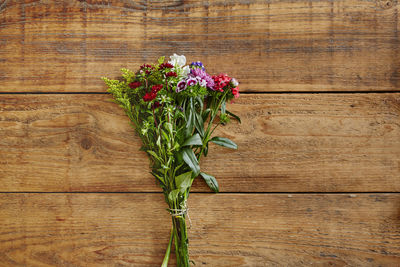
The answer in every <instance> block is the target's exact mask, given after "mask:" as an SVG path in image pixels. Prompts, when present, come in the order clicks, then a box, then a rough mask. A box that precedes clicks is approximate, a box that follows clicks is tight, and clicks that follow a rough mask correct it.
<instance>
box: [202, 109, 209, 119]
mask: <svg viewBox="0 0 400 267" xmlns="http://www.w3.org/2000/svg"><path fill="white" fill-rule="evenodd" d="M210 112H211V109H210V108H208V109H206V110H204V111H203V114H202V118H203V121H206V120H207V118H208V115H210Z"/></svg>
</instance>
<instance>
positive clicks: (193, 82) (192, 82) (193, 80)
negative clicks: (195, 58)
mask: <svg viewBox="0 0 400 267" xmlns="http://www.w3.org/2000/svg"><path fill="white" fill-rule="evenodd" d="M196 83H197V79H196V78H189V79H187V81H186V86H193V85H196Z"/></svg>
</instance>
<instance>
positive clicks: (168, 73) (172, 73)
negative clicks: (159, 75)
mask: <svg viewBox="0 0 400 267" xmlns="http://www.w3.org/2000/svg"><path fill="white" fill-rule="evenodd" d="M177 76H178V75H177V74H176V72H174V71H170V72H167V73H165V77H177Z"/></svg>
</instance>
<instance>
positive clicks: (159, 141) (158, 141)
mask: <svg viewBox="0 0 400 267" xmlns="http://www.w3.org/2000/svg"><path fill="white" fill-rule="evenodd" d="M156 145H157V146H158V147H161V138H160V136H158V138H157V141H156Z"/></svg>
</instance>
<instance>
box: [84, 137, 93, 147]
mask: <svg viewBox="0 0 400 267" xmlns="http://www.w3.org/2000/svg"><path fill="white" fill-rule="evenodd" d="M81 147H82V148H83V149H85V150H88V149H89V148H91V147H92V140H91V139H90V138H87V137H85V138H83V139H82V140H81Z"/></svg>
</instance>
